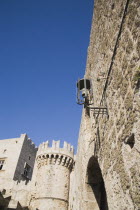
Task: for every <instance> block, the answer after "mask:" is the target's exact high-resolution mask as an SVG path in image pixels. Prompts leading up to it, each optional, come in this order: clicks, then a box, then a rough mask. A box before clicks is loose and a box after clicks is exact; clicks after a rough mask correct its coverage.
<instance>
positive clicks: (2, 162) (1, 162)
mask: <svg viewBox="0 0 140 210" xmlns="http://www.w3.org/2000/svg"><path fill="white" fill-rule="evenodd" d="M3 165H4V160H0V170H2V168H3Z"/></svg>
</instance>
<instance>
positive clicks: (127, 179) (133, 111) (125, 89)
mask: <svg viewBox="0 0 140 210" xmlns="http://www.w3.org/2000/svg"><path fill="white" fill-rule="evenodd" d="M139 20H140V8H139V2H138V0H133V1H131V0H125V1H124V0H118V1H114V0H109V1H106V0H95V2H94V16H93V24H92V29H91V35H90V45H89V48H88V57H87V66H86V72H85V78H87V79H90V81H91V84H92V93H91V94H92V95H91V98H92V101H91V102H92V103H93V104H92V105H89V106H90V107H101V106H102V107H106V108H107V111H108V114H100V113H99V112H98V111H97V110H96V111H97V112H96V113H95V110H94V109H90V108H84V109H83V114H82V119H81V127H80V133H79V140H78V151H77V157H76V164H75V170H74V174H73V178H72V179H73V184H71V186H72V189H71V191H70V210H72V209H73V210H81V209H84V210H90V209H95V210H96V209H105V210H106V209H111V210H112V209H115V210H126V209H129V210H134V209H135V210H138V209H140V203H139V199H140V190H139V184H140V171H139V168H140V67H139V65H140V62H139V55H140V52H139V49H140V45H139V34H138V25H139ZM138 75H139V76H138Z"/></svg>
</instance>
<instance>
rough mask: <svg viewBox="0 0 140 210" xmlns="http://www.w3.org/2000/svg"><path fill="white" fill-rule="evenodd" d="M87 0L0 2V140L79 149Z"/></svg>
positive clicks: (89, 12)
mask: <svg viewBox="0 0 140 210" xmlns="http://www.w3.org/2000/svg"><path fill="white" fill-rule="evenodd" d="M92 12H93V1H91V0H69V1H68V0H59V1H58V0H54V1H53V0H41V1H39V0H22V1H21V0H0V99H1V100H0V101H1V102H0V139H5V138H14V137H18V136H20V134H21V133H27V134H28V136H29V137H30V138H31V139H32V140H33V141H34V142H35V144H36V145H38V144H39V143H40V142H43V141H46V140H52V139H54V140H59V139H60V140H61V141H62V142H63V141H68V142H69V143H71V144H72V145H74V147H76V145H77V139H78V132H79V126H80V120H81V110H82V107H81V106H79V105H77V104H76V80H77V79H78V77H79V78H80V77H83V76H84V72H85V66H86V58H87V48H88V44H89V36H90V28H91V20H92Z"/></svg>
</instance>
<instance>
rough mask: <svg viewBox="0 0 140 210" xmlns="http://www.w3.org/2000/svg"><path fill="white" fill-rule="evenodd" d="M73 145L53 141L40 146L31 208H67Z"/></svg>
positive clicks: (50, 209) (48, 209)
mask: <svg viewBox="0 0 140 210" xmlns="http://www.w3.org/2000/svg"><path fill="white" fill-rule="evenodd" d="M73 153H74V151H73V147H72V146H71V145H70V144H68V143H67V142H64V146H63V148H60V141H53V142H52V147H49V142H48V141H47V142H45V143H42V144H41V145H40V146H39V149H38V153H37V158H36V170H35V177H36V178H35V181H34V186H35V193H34V195H33V196H32V200H31V204H30V206H31V208H32V209H34V206H35V207H36V208H37V209H39V210H55V209H56V210H58V209H61V210H67V209H68V199H69V182H70V172H71V170H72V167H73V163H74V160H73V157H74V154H73Z"/></svg>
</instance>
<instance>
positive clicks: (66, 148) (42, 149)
mask: <svg viewBox="0 0 140 210" xmlns="http://www.w3.org/2000/svg"><path fill="white" fill-rule="evenodd" d="M44 153H63V154H65V155H68V156H70V157H72V158H73V155H74V148H73V146H71V144H69V143H67V142H66V141H64V144H63V147H62V148H61V147H60V140H58V141H55V140H53V141H52V146H51V147H49V141H46V142H43V143H42V144H40V145H39V148H38V153H37V156H38V155H41V154H44Z"/></svg>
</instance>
